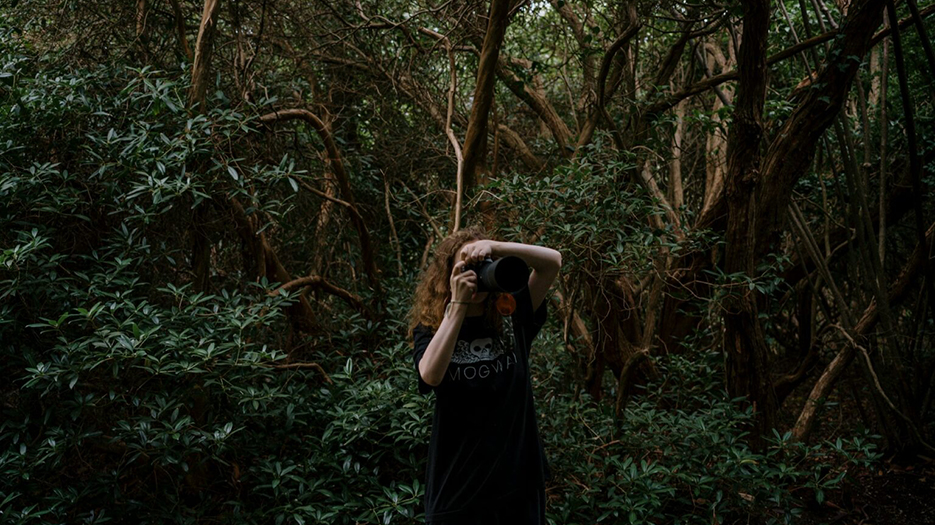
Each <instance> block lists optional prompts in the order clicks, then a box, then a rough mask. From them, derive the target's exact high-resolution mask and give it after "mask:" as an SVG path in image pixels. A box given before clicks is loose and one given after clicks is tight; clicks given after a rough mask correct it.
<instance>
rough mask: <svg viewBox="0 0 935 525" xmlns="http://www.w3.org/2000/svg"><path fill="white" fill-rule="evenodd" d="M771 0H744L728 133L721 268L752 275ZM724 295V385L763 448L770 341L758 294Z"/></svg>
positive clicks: (739, 289)
mask: <svg viewBox="0 0 935 525" xmlns="http://www.w3.org/2000/svg"><path fill="white" fill-rule="evenodd" d="M769 12H770V9H769V0H752V1H747V2H744V3H743V35H744V38H743V41H742V43H741V44H740V52H739V57H738V60H739V63H738V69H739V70H740V81H739V83H738V88H737V105H736V109H735V111H734V121H733V124H732V125H731V128H730V133H729V134H728V138H727V183H726V191H727V210H728V221H727V232H726V241H727V243H726V247H725V256H724V258H725V262H724V265H725V271H726V272H727V273H728V274H741V275H744V276H746V277H748V278H750V279H752V278H754V277H755V276H756V258H755V247H756V243H757V236H758V234H759V233H760V226H759V224H758V223H757V222H756V211H757V197H758V189H759V187H760V186H762V182H763V181H761V180H760V154H759V152H760V147H759V146H760V140H761V138H762V135H763V123H762V118H763V106H764V104H765V101H766V86H767V79H766V73H767V69H766V67H767V66H766V44H767V35H768V33H769ZM728 286H730V288H732V290H729V293H728V296H727V299H726V300H725V314H724V316H723V319H724V327H725V334H724V352H725V354H726V358H727V367H726V371H725V373H726V376H727V377H726V379H727V391H728V393H729V394H730V396H731V397H732V398H736V397H744V398H746V400H747V401H748V402H750V403H751V404H752V405H753V410H754V412H755V424H754V428H753V434H752V436H751V440H750V443H751V446H752V447H753V448H754V449H758V450H759V449H762V447H763V446H764V442H763V440H762V437H763V436H765V435H767V433H768V432H769V431H770V430H771V429H772V428H773V421H774V419H775V414H776V408H777V402H776V395H775V392H774V391H773V385H772V382H771V380H770V376H769V369H768V357H769V347H768V345H767V343H766V338H765V334H764V333H763V329H762V325H761V324H760V322H759V316H758V314H759V308H758V304H757V294H755V293H754V290H751V289H750V288H749V287H747V286H746V283H745V282H743V281H735V282H731V283H730V284H729V285H728Z"/></svg>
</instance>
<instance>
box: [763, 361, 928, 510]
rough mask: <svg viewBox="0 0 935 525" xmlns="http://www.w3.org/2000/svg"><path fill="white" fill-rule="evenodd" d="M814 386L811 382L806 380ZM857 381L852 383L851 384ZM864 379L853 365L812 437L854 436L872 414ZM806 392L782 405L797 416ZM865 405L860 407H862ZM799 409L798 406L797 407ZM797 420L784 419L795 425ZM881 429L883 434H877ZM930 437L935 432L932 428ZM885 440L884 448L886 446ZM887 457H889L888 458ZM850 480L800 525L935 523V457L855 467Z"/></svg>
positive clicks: (803, 389)
mask: <svg viewBox="0 0 935 525" xmlns="http://www.w3.org/2000/svg"><path fill="white" fill-rule="evenodd" d="M805 384H807V385H811V382H805ZM851 385H853V386H851ZM864 385H865V383H864V381H863V380H862V378H860V377H859V376H856V375H855V371H854V367H851V369H850V370H848V373H846V374H845V377H842V378H841V381H840V382H839V384H838V388H835V389H834V392H833V393H832V395H831V396H830V399H829V406H828V407H827V408H826V409H825V410H824V411H823V413H822V414H821V416H820V418H821V420H820V422H819V423H818V425H817V428H816V429H815V432H814V434H813V440H814V439H816V438H818V439H829V440H832V441H833V440H835V439H836V438H838V437H842V438H847V437H849V436H852V435H855V434H856V431H857V429H858V428H859V427H861V426H864V425H866V424H868V423H870V422H869V421H866V420H865V417H872V415H869V416H868V414H871V411H872V408H871V407H870V406H869V402H868V401H867V394H868V393H867V392H866V391H865V390H864V388H865V386H864ZM807 395H808V391H807V390H806V387H800V388H799V389H797V390H796V391H795V392H793V393H792V394H791V395H790V396H789V398H788V399H787V400H786V403H785V404H784V408H785V410H784V413H785V414H786V417H790V416H789V414H791V413H795V414H794V415H792V417H794V416H795V415H797V410H798V408H799V407H801V406H802V405H803V403H804V402H805V398H806V396H807ZM858 403H860V404H861V405H862V407H861V408H862V409H863V410H862V411H861V410H860V409H859V408H858ZM793 407H795V409H793ZM793 424H794V420H791V419H790V420H786V421H783V422H782V423H781V425H782V428H785V429H789V428H792V425H793ZM875 433H879V432H875ZM928 435H931V433H930V432H929V433H928ZM882 445H883V444H882V441H881V442H880V446H882ZM888 457H889V456H885V458H888ZM849 478H850V481H848V482H844V483H843V484H842V485H841V487H840V488H839V489H837V490H834V491H829V492H828V493H827V495H826V498H827V500H826V501H825V502H824V504H822V505H818V504H817V503H815V505H814V506H813V507H811V508H808V509H805V511H804V512H803V513H802V515H801V516H800V517H799V519H798V520H797V521H796V523H801V524H804V525H825V524H827V525H832V524H833V525H858V524H859V525H935V461H925V460H923V459H919V458H915V459H912V460H895V459H881V460H880V461H879V462H878V463H877V465H876V468H874V469H873V470H867V469H861V470H858V469H855V468H852V469H851V471H850V473H849Z"/></svg>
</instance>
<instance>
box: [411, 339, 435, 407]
mask: <svg viewBox="0 0 935 525" xmlns="http://www.w3.org/2000/svg"><path fill="white" fill-rule="evenodd" d="M434 336H435V333H434V332H432V330H430V329H429V328H428V327H426V326H425V325H422V324H419V325H417V326H416V327H415V328H413V329H412V339H413V347H412V359H413V361H414V362H415V367H416V379H417V380H418V382H419V393H420V394H428V393H429V392H431V391H433V390H435V387H434V386H432V385H430V384H428V383H426V382H425V380H423V379H422V374H421V373H419V361H421V360H422V356H423V355H425V349H426V348H428V347H429V343H431V342H432V338H433V337H434Z"/></svg>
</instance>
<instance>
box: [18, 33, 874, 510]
mask: <svg viewBox="0 0 935 525" xmlns="http://www.w3.org/2000/svg"><path fill="white" fill-rule="evenodd" d="M3 31H4V32H3V34H2V35H0V45H2V50H0V64H2V69H0V97H2V98H0V159H2V160H0V210H2V211H0V247H2V254H0V362H2V363H3V365H2V367H3V378H4V379H5V381H4V383H3V385H2V387H0V389H2V400H3V405H2V412H3V417H2V421H0V495H2V497H0V516H2V518H0V521H3V522H4V523H10V524H27V523H70V524H72V523H107V522H110V523H129V522H133V523H180V524H182V523H204V522H209V521H211V522H224V523H276V524H279V523H328V524H336V523H342V524H353V523H383V524H390V523H418V522H420V520H421V519H422V496H423V494H424V487H423V486H422V484H421V483H420V480H423V479H424V478H423V473H424V468H425V452H426V448H427V443H428V438H429V432H430V421H431V419H430V414H431V409H432V399H431V397H428V396H420V395H419V394H418V393H417V392H416V388H415V385H416V382H415V375H414V374H415V370H414V367H413V363H412V360H411V354H410V351H411V350H410V346H409V341H406V340H405V337H404V334H405V327H404V325H403V323H402V322H401V320H402V319H403V316H404V312H405V310H406V308H408V304H407V301H408V300H409V295H410V293H411V290H412V289H413V286H414V281H413V279H414V277H415V273H416V272H415V271H406V272H404V273H403V275H401V276H395V277H394V276H389V275H388V276H387V278H386V280H385V283H386V296H385V300H386V311H385V316H384V317H383V319H384V320H382V321H371V320H367V319H364V318H362V317H361V316H360V315H359V314H358V313H357V312H353V311H352V310H350V309H349V308H347V307H345V306H343V305H342V304H341V303H340V302H334V303H329V308H331V311H330V312H329V313H328V315H330V316H331V317H332V319H331V322H332V323H333V325H332V326H333V327H334V329H333V330H332V331H331V332H329V333H328V334H327V335H321V336H317V337H308V338H307V339H305V340H303V341H302V342H301V344H300V345H298V348H296V346H295V342H294V341H291V340H287V339H289V338H288V337H287V336H285V335H284V334H286V333H287V332H288V331H289V329H288V320H287V319H286V316H285V314H284V313H283V312H284V310H283V307H284V306H285V305H288V304H294V303H295V302H296V301H297V300H298V299H297V295H298V294H297V293H287V292H282V293H278V294H273V293H271V292H272V291H273V290H275V289H276V284H277V283H273V282H269V281H268V280H266V279H260V280H259V282H253V281H251V280H249V279H247V278H245V277H244V275H243V274H242V272H241V271H240V270H238V269H237V268H239V267H240V265H239V264H226V263H228V262H230V261H237V260H238V257H239V256H240V255H239V245H238V243H237V242H236V239H234V238H231V237H224V236H221V237H220V238H219V240H218V242H217V244H216V246H215V253H214V254H213V255H212V256H213V257H214V258H215V261H217V264H215V265H213V273H212V279H213V281H214V283H215V285H214V288H213V289H212V291H211V292H196V291H194V290H193V289H192V284H191V273H190V269H189V267H190V261H189V260H188V257H189V253H190V246H188V245H187V244H186V243H185V242H184V240H185V239H187V237H186V234H185V229H186V228H187V225H188V223H189V220H190V216H191V214H192V213H193V212H192V209H193V207H195V206H196V205H198V204H199V203H201V202H205V201H212V199H214V200H216V199H217V198H218V196H219V195H238V196H242V197H243V198H244V199H245V201H246V202H249V203H251V204H250V207H249V210H248V213H250V214H256V215H257V216H260V217H263V221H265V222H264V226H263V227H264V228H268V229H269V231H276V232H277V233H278V234H279V238H280V239H281V240H280V242H281V243H282V245H283V246H286V247H289V248H290V249H293V250H294V251H293V252H292V253H293V255H292V256H293V257H294V258H296V259H300V258H301V257H302V251H303V248H302V246H300V245H295V243H298V242H299V239H301V238H302V236H301V231H302V230H303V229H304V228H305V227H306V225H305V224H296V223H295V219H296V218H297V217H299V216H300V215H299V214H298V213H297V211H296V209H297V207H298V206H299V205H300V199H299V194H300V192H301V189H300V187H299V183H300V182H303V181H308V180H311V179H310V178H309V175H308V174H307V173H305V172H303V171H302V170H299V169H297V168H296V159H294V158H292V157H291V156H290V155H288V154H286V155H284V156H282V157H280V158H278V159H268V158H266V157H265V156H263V155H253V154H251V153H254V152H255V150H253V149H251V148H254V147H255V143H256V138H255V137H256V133H257V129H258V124H257V121H256V118H255V115H256V114H259V113H261V112H262V106H263V105H265V104H273V103H274V102H275V101H274V100H272V99H271V100H264V101H262V102H260V103H258V104H257V106H258V107H255V108H248V109H249V110H250V111H249V112H245V111H243V110H242V109H241V108H235V107H232V106H231V105H230V104H229V100H228V99H227V98H226V97H225V95H224V93H223V92H221V91H216V92H214V93H213V94H211V95H210V97H209V98H210V101H211V108H212V109H211V110H210V111H209V112H207V113H206V114H204V115H192V114H190V113H189V112H188V111H186V109H185V100H184V98H185V97H184V93H185V91H186V88H187V84H186V82H187V78H186V76H185V73H184V72H183V71H161V70H156V69H152V68H149V67H131V66H130V65H127V64H120V63H119V62H115V63H113V64H102V65H95V66H87V67H73V66H67V67H63V66H60V65H57V64H56V60H55V59H54V57H50V56H49V55H47V54H45V53H44V52H43V51H42V50H41V49H39V48H38V47H37V46H36V45H35V44H31V43H30V42H28V41H27V40H26V39H24V38H23V37H22V35H21V34H18V33H17V32H16V31H14V30H11V28H5V29H4V30H3ZM299 137H301V138H299ZM297 140H304V141H310V142H313V141H314V140H315V139H314V138H312V137H311V136H310V135H309V134H308V132H307V131H302V130H300V131H299V132H298V133H297ZM602 140H608V138H607V137H606V136H603V138H602V139H601V140H598V141H597V142H596V143H595V144H594V145H593V147H591V148H590V150H589V152H588V153H587V154H586V155H584V156H582V157H581V158H580V159H579V160H578V161H577V162H575V163H572V164H570V165H569V166H567V167H566V168H564V169H565V170H566V171H565V172H563V173H560V174H559V175H557V176H555V177H554V178H550V179H541V180H539V181H538V182H535V183H530V182H528V181H525V180H523V179H522V178H520V177H517V176H516V175H515V174H513V173H506V174H504V175H503V176H501V177H498V178H495V179H493V180H492V181H491V183H490V185H489V187H488V190H489V191H491V192H493V193H494V194H496V195H498V196H499V197H501V198H502V199H503V202H504V203H507V205H508V206H509V208H510V209H514V210H523V213H522V214H520V216H517V217H516V220H517V222H516V227H515V229H513V230H511V229H508V228H505V229H504V231H503V232H501V233H502V235H503V236H504V237H505V238H516V239H519V238H520V236H521V232H522V230H524V229H529V228H533V229H534V228H535V227H536V226H537V225H543V226H545V232H546V233H545V234H544V236H543V237H542V242H543V243H546V244H548V243H552V244H554V245H556V246H561V245H568V246H571V245H572V244H573V243H578V245H579V246H589V245H595V244H596V243H599V242H604V241H602V239H603V240H606V239H607V238H608V237H607V232H608V231H610V230H613V231H614V232H615V233H614V237H612V239H613V242H612V243H611V246H612V249H609V250H602V251H600V252H599V253H598V254H597V255H595V253H588V252H581V253H578V254H575V255H576V257H566V260H568V261H575V260H579V261H580V260H583V259H586V258H588V257H597V258H598V259H601V260H605V261H606V262H608V263H610V264H614V265H619V264H621V263H622V262H624V261H626V262H628V263H632V264H646V260H647V256H646V253H647V250H649V249H650V248H654V247H657V246H658V244H659V243H660V242H666V241H665V235H664V232H660V231H654V230H652V229H651V228H648V227H645V226H643V225H627V224H625V223H623V222H619V221H622V220H623V219H624V218H625V217H627V216H629V215H631V214H638V213H646V212H650V210H651V209H652V208H653V205H652V203H651V199H650V198H649V197H648V196H647V195H646V194H642V193H636V194H632V193H623V192H620V191H617V190H615V187H616V186H615V183H614V181H615V179H616V177H617V176H618V175H619V172H620V171H621V170H623V169H625V168H626V160H625V159H624V160H619V159H618V160H614V159H615V158H616V157H615V156H613V155H611V154H610V153H609V152H608V151H607V149H606V148H605V147H604V146H603V145H602V144H603V142H602ZM351 162H352V163H354V169H353V171H352V173H353V174H354V183H355V189H356V190H357V191H359V192H361V193H362V194H363V195H380V194H381V193H382V191H383V188H382V182H381V181H379V180H378V179H376V180H375V179H374V178H373V177H370V176H369V175H368V171H367V168H366V165H365V163H364V162H363V161H359V159H358V160H354V159H352V160H351ZM615 163H616V164H615ZM247 188H249V190H250V191H247ZM595 195H601V196H603V200H595V199H594V196H595ZM583 201H586V202H588V203H589V204H590V206H589V207H588V208H587V209H586V210H582V212H580V213H578V214H576V215H565V214H564V212H563V210H571V209H573V208H574V206H572V205H571V203H572V202H577V203H580V202H583ZM377 202H379V201H377ZM440 213H442V214H444V213H445V211H444V210H442V211H441V212H440ZM621 224H623V226H622V227H621ZM384 230H385V228H384V229H382V230H381V231H380V232H379V234H378V236H379V237H380V238H387V237H388V235H386V234H385V231H384ZM409 235H411V232H406V231H403V232H402V234H401V235H400V244H401V247H402V263H403V265H404V267H405V268H410V269H414V268H416V267H417V266H418V261H419V256H420V253H421V249H422V246H421V244H420V243H415V242H413V240H414V239H413V238H412V237H411V236H409ZM293 236H295V237H294V238H293ZM293 239H295V240H293ZM716 242H718V241H717V238H716V236H713V235H710V234H704V235H699V236H698V237H696V238H691V239H689V240H687V241H686V243H716ZM681 247H682V246H675V247H674V248H675V249H679V248H681ZM394 256H395V254H394V253H392V250H390V249H389V245H386V244H384V245H381V251H380V257H381V265H382V267H384V268H391V267H392V266H393V263H394V262H395V261H394V260H393V259H394ZM571 264H572V265H574V264H575V263H574V262H572V263H571ZM389 273H390V272H387V274H389ZM360 293H363V294H366V291H365V290H363V289H362V290H360ZM710 329H711V328H709V330H710ZM561 330H562V326H561V325H560V323H558V321H557V319H556V318H555V317H554V316H553V317H552V318H551V319H550V321H549V324H548V325H547V327H546V329H544V330H543V332H542V336H541V339H540V340H538V342H537V343H536V345H535V348H534V350H533V366H534V377H535V381H534V389H535V391H536V396H537V406H538V409H539V421H540V425H541V433H542V435H543V437H544V439H545V446H546V453H547V455H548V457H549V459H550V462H551V464H552V466H553V471H554V473H555V476H556V482H555V484H554V485H553V486H550V488H549V497H550V501H549V506H548V509H549V510H548V512H549V522H550V523H552V524H568V525H575V524H582V525H583V524H591V523H595V522H607V523H621V522H622V523H647V522H653V523H698V524H701V523H705V524H707V523H712V522H719V523H729V522H738V521H745V520H747V519H750V518H751V517H752V518H754V519H763V520H766V522H769V523H773V522H777V523H782V522H785V523H788V522H790V521H791V520H792V519H793V518H794V516H796V515H797V513H799V512H800V511H801V510H802V508H803V506H805V505H814V504H820V503H822V500H823V498H824V497H825V494H826V492H827V491H828V490H832V489H835V488H837V487H840V486H841V484H842V483H846V482H847V472H848V470H849V469H851V468H853V467H859V466H865V465H867V464H868V463H870V462H872V461H873V460H875V459H876V458H877V457H878V454H877V453H876V452H875V444H874V439H873V438H874V436H872V435H866V434H865V435H863V436H858V437H853V438H850V439H841V438H839V439H836V440H835V441H834V442H817V443H815V444H813V445H804V444H801V443H793V442H792V441H790V439H789V435H788V434H786V435H779V434H778V433H776V434H775V435H774V436H773V439H771V440H770V445H769V447H768V448H767V449H766V450H765V451H764V452H763V453H754V452H753V451H751V449H750V448H749V447H748V446H747V445H746V444H745V440H744V437H745V435H746V431H744V430H742V427H743V425H744V423H745V422H747V421H749V419H750V418H751V417H752V414H751V412H750V411H749V409H741V408H738V406H737V405H735V404H733V403H731V400H730V399H728V397H727V395H726V394H725V390H724V388H723V378H722V374H723V369H722V362H721V361H722V358H721V356H720V354H719V352H718V351H717V350H716V349H712V348H710V347H708V348H705V346H704V345H701V344H699V345H697V346H693V348H694V350H692V351H691V352H689V353H685V354H682V355H675V354H673V355H669V356H658V357H657V358H656V359H655V367H656V370H657V371H658V376H657V377H656V378H655V379H654V380H652V381H650V382H649V383H647V384H646V385H645V388H644V389H642V390H641V392H640V395H639V396H638V397H637V400H636V401H635V402H633V403H630V404H629V405H628V406H627V407H626V409H625V415H624V417H622V418H618V417H616V416H615V414H614V407H613V406H612V405H610V404H607V403H594V402H593V400H592V399H590V396H589V395H588V394H587V393H586V392H583V391H581V390H580V389H578V388H574V387H573V386H572V385H576V384H580V377H577V376H576V374H578V371H579V370H580V363H579V362H578V360H580V356H578V357H576V356H574V355H573V354H572V353H571V352H569V351H568V349H567V347H565V346H564V345H563V344H562V341H561V338H560V336H559V334H560V333H561ZM698 337H699V340H703V339H705V337H708V338H710V334H707V335H705V334H698ZM288 345H292V346H291V347H290V348H291V350H292V354H291V356H289V355H288V353H287V351H286V348H287V346H288ZM287 358H288V359H287ZM287 360H288V361H290V362H291V361H302V362H315V363H318V365H320V368H288V367H282V366H281V365H283V364H284V363H286V362H287ZM604 382H605V385H604V387H605V388H606V391H607V392H609V393H610V395H612V396H614V395H615V393H616V390H615V389H616V388H617V384H616V382H615V379H614V377H613V376H612V374H610V372H609V371H608V373H607V374H606V375H605V377H604Z"/></svg>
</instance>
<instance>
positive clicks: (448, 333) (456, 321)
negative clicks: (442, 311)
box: [419, 303, 468, 386]
mask: <svg viewBox="0 0 935 525" xmlns="http://www.w3.org/2000/svg"><path fill="white" fill-rule="evenodd" d="M450 306H451V310H450V311H449V312H448V313H447V314H446V315H445V317H444V319H442V322H441V324H440V325H439V326H438V330H436V331H435V335H434V336H433V337H432V342H430V343H429V346H428V347H427V348H426V349H425V354H423V355H422V359H421V360H420V361H419V375H421V376H422V380H423V381H425V382H426V383H428V384H429V385H431V386H438V385H439V384H441V382H442V379H444V378H445V371H446V370H448V363H450V362H451V354H452V352H454V348H455V341H457V340H458V332H460V331H461V324H462V323H463V322H464V316H465V315H466V314H467V307H468V305H467V304H465V303H452V304H451V305H450Z"/></svg>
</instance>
